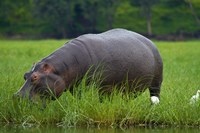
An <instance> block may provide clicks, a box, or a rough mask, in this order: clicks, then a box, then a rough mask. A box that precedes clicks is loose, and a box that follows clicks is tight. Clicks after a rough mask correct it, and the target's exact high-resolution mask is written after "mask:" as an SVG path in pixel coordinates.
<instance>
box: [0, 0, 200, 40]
mask: <svg viewBox="0 0 200 133" xmlns="http://www.w3.org/2000/svg"><path fill="white" fill-rule="evenodd" d="M199 5H200V2H199V1H198V0H176V1H174V0H84V1H82V0H76V1H75V0H57V1H52V0H43V1H41V0H20V1H13V0H2V1H0V36H8V37H10V36H11V37H12V36H15V35H18V36H23V37H32V38H38V37H54V38H67V37H68V38H69V37H75V36H78V35H80V34H84V33H89V32H93V33H96V32H101V31H105V30H107V29H111V28H115V27H121V28H127V29H130V30H133V31H136V32H140V33H143V34H149V35H151V34H155V35H158V34H172V33H173V34H174V33H175V34H180V33H191V34H196V33H198V32H199V31H200V27H199V17H200V6H199ZM180 22H181V23H180Z"/></svg>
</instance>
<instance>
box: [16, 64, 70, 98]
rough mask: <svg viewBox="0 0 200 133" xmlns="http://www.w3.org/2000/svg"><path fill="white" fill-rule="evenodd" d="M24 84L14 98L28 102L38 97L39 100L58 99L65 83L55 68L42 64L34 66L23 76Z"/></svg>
mask: <svg viewBox="0 0 200 133" xmlns="http://www.w3.org/2000/svg"><path fill="white" fill-rule="evenodd" d="M24 79H25V83H24V85H23V86H22V87H21V88H20V90H19V91H18V92H17V93H15V94H14V96H19V97H22V98H24V97H27V98H29V99H30V100H32V99H34V97H36V96H39V97H40V98H41V99H46V98H52V99H55V98H58V97H59V96H60V95H61V94H62V92H63V91H64V90H65V88H66V87H65V82H64V80H63V78H62V77H60V76H59V75H58V74H57V72H56V70H55V68H54V67H53V66H52V65H50V64H48V63H44V62H40V63H37V64H35V65H34V66H33V67H32V69H31V71H29V72H27V73H25V74H24Z"/></svg>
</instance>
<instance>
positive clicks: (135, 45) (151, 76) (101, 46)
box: [14, 28, 163, 104]
mask: <svg viewBox="0 0 200 133" xmlns="http://www.w3.org/2000/svg"><path fill="white" fill-rule="evenodd" d="M101 64H102V66H103V67H101V69H102V70H101V71H102V75H101V85H102V86H110V87H112V86H113V85H117V84H121V83H123V82H124V80H127V81H128V83H129V84H130V88H129V90H130V92H134V93H137V92H143V91H144V90H146V88H149V92H150V100H151V102H152V103H153V104H157V103H159V99H160V88H161V83H162V80H163V76H162V75H163V63H162V58H161V56H160V54H159V52H158V49H157V48H156V46H155V45H154V43H153V42H152V41H150V40H149V39H147V38H146V37H144V36H142V35H140V34H138V33H135V32H132V31H129V30H126V29H120V28H118V29H112V30H109V31H106V32H103V33H99V34H85V35H81V36H79V37H77V38H75V39H72V40H70V41H69V42H67V43H65V44H64V45H63V46H62V47H61V48H59V49H57V50H55V51H54V52H53V53H51V54H50V55H49V56H47V57H45V58H43V59H42V60H41V61H39V62H38V63H36V64H35V65H34V66H33V67H32V69H31V70H30V71H29V72H27V73H25V74H24V79H25V83H24V85H23V86H22V87H21V88H20V90H19V91H18V92H16V93H15V94H14V95H15V96H18V97H27V98H29V99H32V98H33V97H34V96H35V95H39V96H40V98H41V99H46V98H49V97H51V96H52V95H53V97H54V98H59V97H60V96H61V95H62V93H63V92H64V91H66V89H68V88H69V86H73V84H74V83H75V82H74V81H75V80H77V79H79V80H81V79H82V78H83V77H84V75H85V74H86V73H87V72H88V70H90V68H91V67H92V68H94V69H95V68H98V67H99V66H100V65H101ZM94 69H93V70H94ZM93 73H94V71H91V72H90V74H93ZM72 89H73V88H72Z"/></svg>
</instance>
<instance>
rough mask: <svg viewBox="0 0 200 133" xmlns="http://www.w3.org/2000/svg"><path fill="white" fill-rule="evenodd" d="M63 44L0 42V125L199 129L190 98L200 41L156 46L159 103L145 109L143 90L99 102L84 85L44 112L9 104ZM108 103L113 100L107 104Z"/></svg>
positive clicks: (199, 69) (197, 83) (197, 82)
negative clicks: (34, 68)
mask: <svg viewBox="0 0 200 133" xmlns="http://www.w3.org/2000/svg"><path fill="white" fill-rule="evenodd" d="M64 42H65V40H40V41H9V40H1V41H0V92H1V93H0V122H2V123H11V122H12V123H17V124H22V125H23V126H33V125H41V124H54V125H58V126H79V125H87V126H105V125H106V126H129V125H132V124H133V125H143V124H145V125H147V124H153V125H166V124H167V125H192V126H199V125H200V118H199V116H200V101H199V102H197V103H196V104H194V105H190V104H189V99H190V98H191V96H192V95H194V94H195V93H196V91H197V90H198V89H200V61H199V55H200V45H199V43H200V41H186V42H156V41H155V43H156V45H157V46H158V49H159V51H160V53H161V56H162V58H163V62H164V81H163V84H162V90H161V103H160V104H159V105H156V106H151V105H150V99H149V92H148V90H147V91H145V92H144V93H143V94H141V95H140V96H139V97H138V98H136V99H134V98H133V96H130V97H127V98H125V97H124V96H122V95H121V94H120V93H118V92H114V93H113V94H112V95H111V97H106V96H105V97H103V102H100V101H99V95H98V92H97V89H98V88H99V86H98V85H97V84H96V83H95V82H93V83H91V84H90V85H88V86H86V85H85V80H83V81H82V82H81V84H79V85H77V86H76V87H75V88H76V89H77V90H78V89H82V95H81V98H80V97H79V96H78V94H77V95H74V96H72V95H71V93H69V92H68V91H67V92H66V93H63V95H62V96H61V97H60V98H59V99H58V100H56V101H52V102H51V103H49V104H48V106H47V108H46V109H45V110H42V109H41V108H40V106H35V105H31V104H30V103H29V102H27V101H20V102H19V101H15V100H12V95H13V93H14V92H16V91H17V90H18V89H19V88H20V87H21V86H22V84H23V83H24V81H23V74H24V72H26V71H28V70H30V68H31V65H32V63H34V62H37V61H39V60H40V59H42V58H43V57H45V56H47V55H48V54H50V53H51V52H53V51H54V50H55V49H57V48H59V47H60V46H61V45H62V44H64ZM110 99H112V100H110Z"/></svg>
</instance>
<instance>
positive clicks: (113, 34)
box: [67, 29, 162, 84]
mask: <svg viewBox="0 0 200 133" xmlns="http://www.w3.org/2000/svg"><path fill="white" fill-rule="evenodd" d="M70 43H71V44H72V45H74V44H75V45H79V46H80V47H82V49H85V50H87V54H88V55H89V56H88V57H89V59H86V60H87V61H88V63H89V64H90V66H92V65H94V66H98V65H99V64H103V66H104V69H105V73H104V76H105V77H106V80H105V82H106V83H108V84H109V83H110V82H121V81H122V80H124V79H125V78H127V76H128V79H129V80H135V79H139V78H140V79H141V78H145V77H152V78H149V81H148V84H150V82H151V81H152V80H153V77H155V76H158V75H157V74H159V72H157V71H161V69H162V60H161V57H160V55H159V53H158V51H157V48H156V47H155V45H154V44H153V43H152V42H151V41H150V40H149V39H147V38H145V37H143V36H142V35H139V34H137V33H135V32H132V31H128V30H124V29H113V30H110V31H107V32H104V33H101V34H86V35H82V36H80V37H78V38H76V39H73V40H72V41H71V42H70ZM70 43H69V44H67V45H70ZM159 68H160V70H159ZM161 73H162V72H161ZM145 82H146V81H145Z"/></svg>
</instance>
